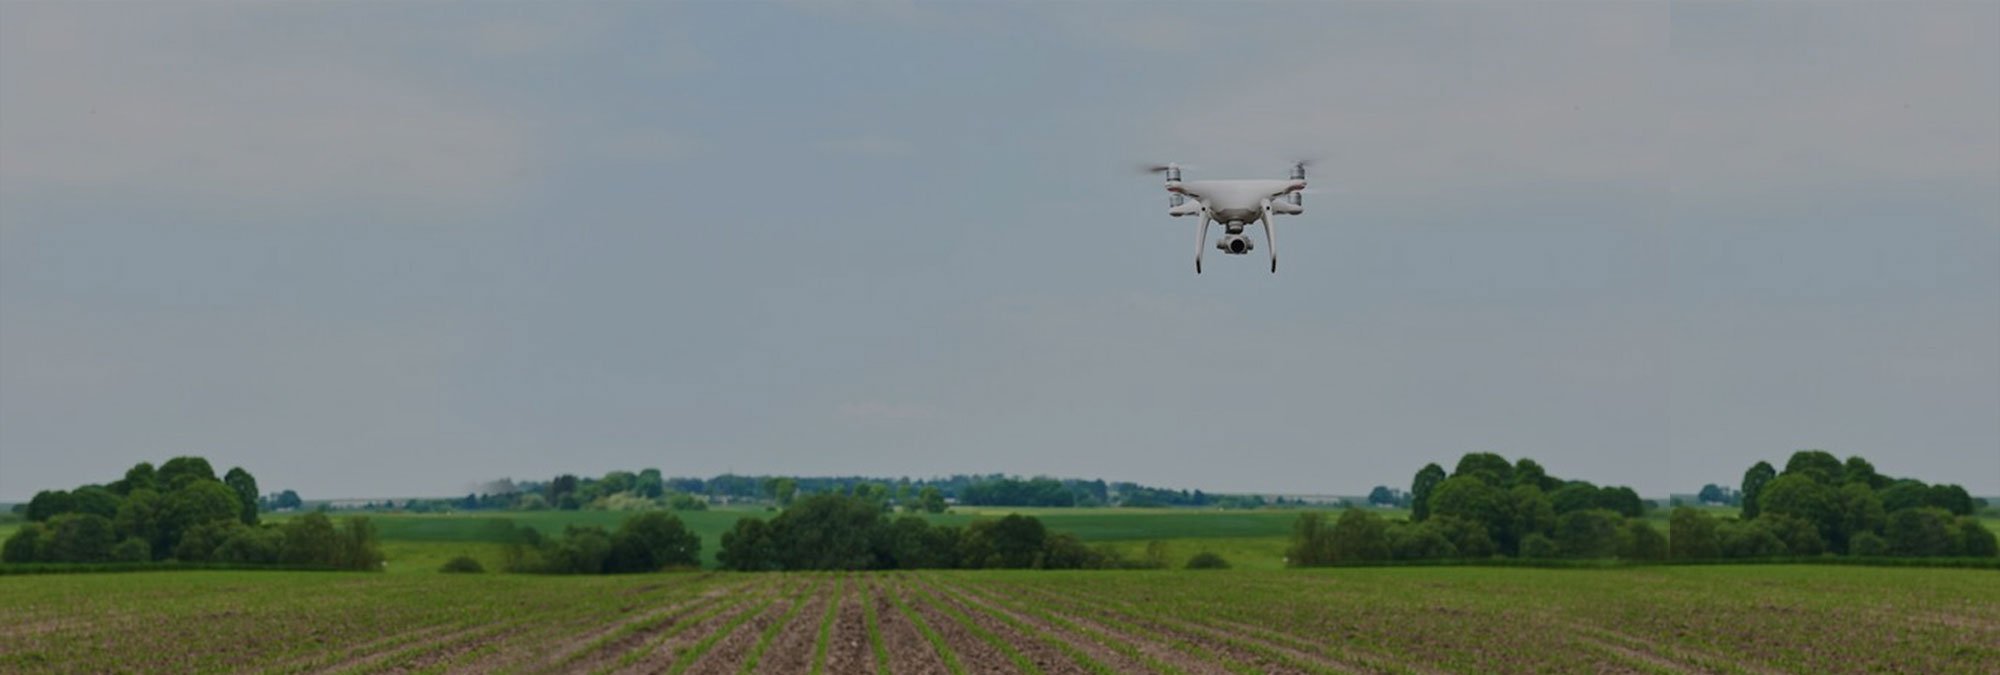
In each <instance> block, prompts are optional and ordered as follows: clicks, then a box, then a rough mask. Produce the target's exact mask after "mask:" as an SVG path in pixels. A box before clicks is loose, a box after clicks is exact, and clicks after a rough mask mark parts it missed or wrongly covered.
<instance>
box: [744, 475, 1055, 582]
mask: <svg viewBox="0 0 2000 675" xmlns="http://www.w3.org/2000/svg"><path fill="white" fill-rule="evenodd" d="M881 525H882V509H881V507H880V506H878V505H877V504H875V503H873V502H870V501H868V500H866V499H863V498H859V497H849V496H845V495H838V494H830V493H822V494H815V495H810V496H807V497H804V498H801V499H799V500H798V501H796V502H794V503H793V504H792V505H791V506H790V507H788V508H786V509H785V510H784V512H783V513H780V514H778V517H777V518H773V519H772V520H771V530H772V539H773V541H774V542H775V545H776V550H777V555H778V560H779V563H780V565H781V566H782V567H783V568H784V569H788V570H861V569H868V568H869V567H870V566H871V565H872V564H873V563H874V560H875V556H874V550H873V543H874V539H875V536H876V532H877V531H878V529H879V528H880V527H881ZM1035 544H1036V548H1037V549H1039V548H1040V545H1041V542H1039V541H1037V542H1035Z"/></svg>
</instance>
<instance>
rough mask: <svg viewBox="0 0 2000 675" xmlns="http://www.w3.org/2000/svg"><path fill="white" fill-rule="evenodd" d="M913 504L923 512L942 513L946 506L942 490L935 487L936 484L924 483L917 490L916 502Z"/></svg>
mask: <svg viewBox="0 0 2000 675" xmlns="http://www.w3.org/2000/svg"><path fill="white" fill-rule="evenodd" d="M914 506H915V508H916V509H917V510H919V511H923V512H924V513H944V511H945V508H946V504H945V502H944V491H943V490H939V489H937V486H934V485H926V486H924V487H923V489H921V490H918V491H917V502H916V504H915V505H914Z"/></svg>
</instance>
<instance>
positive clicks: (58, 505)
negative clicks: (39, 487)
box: [27, 490, 76, 523]
mask: <svg viewBox="0 0 2000 675" xmlns="http://www.w3.org/2000/svg"><path fill="white" fill-rule="evenodd" d="M75 509H76V500H75V498H73V497H71V496H70V494H69V492H68V491H66V490H43V491H41V492H37V493H35V496H34V497H33V498H31V499H29V500H28V513H27V516H28V520H29V522H37V523H39V522H42V521H45V520H48V519H50V518H54V517H56V516H58V515H61V514H64V513H69V512H70V511H73V510H75Z"/></svg>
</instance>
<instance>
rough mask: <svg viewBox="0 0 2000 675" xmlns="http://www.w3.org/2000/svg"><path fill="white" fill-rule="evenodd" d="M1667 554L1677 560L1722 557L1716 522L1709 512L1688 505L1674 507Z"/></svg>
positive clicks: (1669, 527)
mask: <svg viewBox="0 0 2000 675" xmlns="http://www.w3.org/2000/svg"><path fill="white" fill-rule="evenodd" d="M1667 532H1668V534H1669V537H1668V539H1667V542H1668V547H1667V554H1668V555H1669V556H1670V557H1672V558H1673V559H1675V560H1704V559H1708V558H1719V557H1722V542H1721V540H1720V539H1718V538H1717V534H1716V522H1715V519H1714V518H1711V517H1709V515H1708V514H1705V513H1702V512H1700V511H1697V510H1695V509H1691V508H1688V507H1685V506H1683V507H1680V508H1677V509H1674V514H1673V516H1672V518H1671V519H1670V520H1669V521H1668V528H1667Z"/></svg>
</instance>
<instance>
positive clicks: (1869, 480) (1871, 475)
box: [1840, 455, 1889, 490]
mask: <svg viewBox="0 0 2000 675" xmlns="http://www.w3.org/2000/svg"><path fill="white" fill-rule="evenodd" d="M1840 482H1841V483H1842V484H1846V483H1860V484H1862V485H1866V486H1868V489H1871V490H1880V489H1882V488H1885V487H1888V486H1889V478H1888V477H1887V476H1883V475H1882V474H1880V473H1876V472H1875V465H1873V464H1869V463H1868V460H1865V459H1862V458H1861V456H1860V455H1856V456H1853V457H1849V458H1847V463H1846V464H1844V465H1842V466H1841V470H1840Z"/></svg>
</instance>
